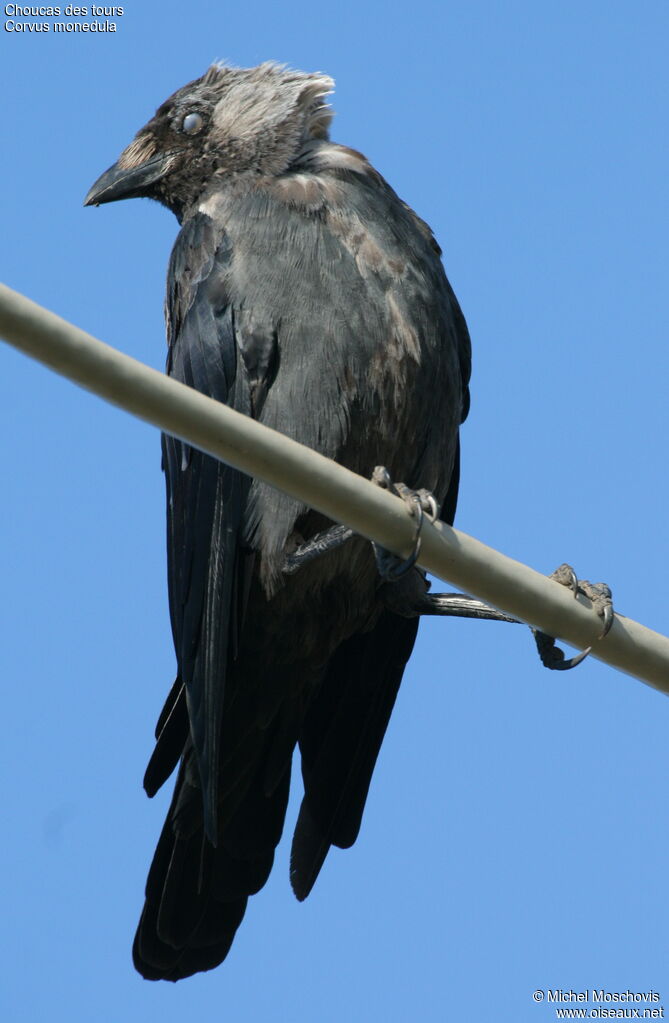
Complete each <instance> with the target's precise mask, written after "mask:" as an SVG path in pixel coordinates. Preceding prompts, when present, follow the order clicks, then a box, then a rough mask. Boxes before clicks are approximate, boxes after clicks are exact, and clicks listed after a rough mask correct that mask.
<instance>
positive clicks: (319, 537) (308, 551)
mask: <svg viewBox="0 0 669 1023" xmlns="http://www.w3.org/2000/svg"><path fill="white" fill-rule="evenodd" d="M353 535H354V534H353V530H352V529H349V528H348V526H331V527H330V529H324V530H323V531H322V532H321V533H316V534H315V536H312V538H311V540H305V542H304V543H301V544H299V546H297V547H296V548H295V550H293V551H291V552H290V554H286V556H285V557H284V560H283V565H282V568H281V571H282V572H283V574H284V575H294V574H295V572H298V571H299V570H300V569H301V568H303V567H304V565H307V564H308V563H309V562H310V561H313V560H314V559H315V558H320V557H321V555H322V554H327V552H328V551H333V550H336V549H337V548H338V547H341V546H342V545H343V544H345V543H346V542H347V541H348V540H350V539H351V537H352V536H353Z"/></svg>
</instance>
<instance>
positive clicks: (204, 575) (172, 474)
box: [147, 214, 248, 844]
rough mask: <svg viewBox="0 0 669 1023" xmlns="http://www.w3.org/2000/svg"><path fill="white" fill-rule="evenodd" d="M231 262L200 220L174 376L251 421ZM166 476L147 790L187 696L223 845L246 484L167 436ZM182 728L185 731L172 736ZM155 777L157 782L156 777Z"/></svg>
mask: <svg viewBox="0 0 669 1023" xmlns="http://www.w3.org/2000/svg"><path fill="white" fill-rule="evenodd" d="M229 259H230V249H229V245H228V244H227V239H226V238H225V235H224V234H223V233H222V231H221V230H220V229H216V228H215V226H214V224H213V222H212V221H211V220H210V219H209V218H208V217H206V216H204V215H202V214H198V215H197V216H196V217H194V218H193V219H192V220H190V221H189V222H188V223H187V225H186V226H185V228H184V230H183V231H182V233H181V235H180V236H179V239H178V241H177V244H176V246H175V249H174V251H173V253H172V259H171V262H170V268H169V272H168V290H167V300H166V317H167V325H168V343H169V355H168V362H167V373H168V375H169V376H172V377H174V378H175V379H176V380H180V381H181V382H182V383H185V384H188V386H190V387H194V388H195V389H196V390H198V391H201V392H202V393H204V394H207V395H209V396H210V397H212V398H215V399H216V400H217V401H221V402H225V403H226V404H229V405H232V406H233V407H236V408H238V409H239V410H240V411H244V412H247V411H248V389H247V388H246V387H245V386H244V381H243V375H242V374H239V375H238V374H237V359H236V345H235V332H234V313H233V310H232V307H231V305H230V303H229V301H228V298H227V289H226V281H227V272H228V264H229ZM163 467H164V470H165V478H166V486H167V556H168V583H169V599H170V615H171V621H172V632H173V636H174V645H175V650H176V655H177V665H178V679H177V685H176V687H175V689H173V693H172V694H171V700H170V701H168V705H169V707H170V709H171V713H169V714H167V715H164V718H165V720H164V722H163V727H162V728H161V730H160V733H159V735H158V745H157V747H156V752H155V753H154V756H153V758H152V761H151V764H150V765H149V769H148V771H147V781H148V782H149V784H147V789H151V788H152V789H153V790H154V791H155V788H156V787H158V785H159V784H160V783H161V782H162V780H164V778H165V777H166V773H169V772H170V771H171V769H172V768H173V767H174V765H175V763H176V761H177V760H178V758H179V756H180V755H181V753H182V752H183V749H184V739H185V738H187V736H184V735H183V730H182V729H183V723H184V721H185V715H184V713H183V700H184V695H183V694H184V692H185V702H186V705H187V709H188V722H189V725H190V737H191V741H192V744H193V747H194V751H195V757H196V762H197V767H198V773H199V778H200V783H201V786H202V796H203V808H204V823H205V830H206V832H207V835H208V837H209V839H210V840H211V841H212V843H213V844H216V801H217V791H216V782H217V774H218V761H219V736H220V730H221V715H222V709H223V699H224V690H225V676H226V667H227V664H228V659H229V656H230V650H231V644H233V643H234V641H235V637H234V634H233V633H234V629H233V626H234V623H235V620H236V614H235V611H236V608H235V605H236V602H237V598H238V592H236V591H238V590H239V587H238V585H236V580H237V579H238V578H239V565H238V560H239V551H238V538H239V531H240V524H241V520H242V515H243V509H244V502H245V494H246V490H247V486H248V481H247V480H246V478H245V477H243V476H242V475H241V474H240V473H239V472H237V471H236V470H235V469H232V468H230V467H229V466H227V465H224V464H223V463H221V462H218V461H216V460H215V459H213V458H211V457H209V456H208V455H204V454H202V453H201V452H200V451H197V450H195V449H193V448H191V447H190V446H189V445H187V444H184V443H182V442H181V441H179V440H176V439H175V438H173V437H169V436H166V435H164V436H163ZM179 681H180V682H181V686H180V685H179ZM175 721H177V722H181V725H182V727H174V723H175ZM160 724H161V722H159V725H160ZM157 765H161V767H160V770H158V768H157ZM152 771H153V774H154V775H155V774H156V772H157V774H158V777H152Z"/></svg>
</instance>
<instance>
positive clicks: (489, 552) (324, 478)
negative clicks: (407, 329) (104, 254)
mask: <svg viewBox="0 0 669 1023" xmlns="http://www.w3.org/2000/svg"><path fill="white" fill-rule="evenodd" d="M0 336H1V337H2V338H4V340H6V341H8V342H9V343H10V344H12V345H13V346H14V347H16V348H19V349H20V350H21V351H23V352H25V353H26V354H27V355H30V356H32V357H33V358H34V359H37V360H38V361H39V362H42V363H44V364H45V365H46V366H49V367H50V368H51V369H53V370H55V371H56V372H57V373H60V374H61V375H62V376H66V377H68V378H69V379H70V380H72V381H74V382H75V383H77V384H79V385H80V386H81V387H84V388H86V389H87V390H89V391H92V392H93V393H95V394H97V395H99V397H101V398H104V399H105V400H106V401H109V402H111V403H112V404H114V405H117V406H118V407H119V408H122V409H124V410H125V411H126V412H130V413H132V414H133V415H135V416H137V417H138V418H140V419H143V420H145V421H146V422H148V423H152V424H153V425H154V426H157V427H159V429H161V430H164V431H165V432H166V433H169V434H173V435H174V436H176V437H179V438H180V439H181V440H184V441H187V442H188V443H189V444H192V445H193V446H194V447H196V448H199V449H200V450H202V451H205V452H206V453H207V454H210V455H213V456H214V457H215V458H218V459H220V460H221V461H224V462H228V463H229V464H230V465H233V466H235V467H236V468H237V469H240V470H242V471H243V472H245V473H248V474H249V475H250V476H258V477H259V478H260V479H263V480H265V481H266V482H267V483H270V484H271V485H272V486H275V487H277V488H278V489H280V490H284V491H285V492H286V493H288V494H290V495H291V496H293V497H295V498H297V499H298V500H300V501H302V502H303V503H304V504H307V505H309V506H311V507H312V508H316V509H317V510H318V511H320V512H322V513H323V514H324V515H326V516H327V517H328V518H330V519H332V520H334V521H335V522H341V523H343V524H344V525H346V526H349V527H350V528H351V529H353V530H354V531H355V532H356V533H359V534H361V535H362V536H365V537H367V538H368V539H370V540H374V541H376V543H378V544H380V545H381V546H382V547H385V548H386V549H387V550H390V551H392V552H393V553H395V554H398V555H401V556H403V557H406V556H407V555H408V554H409V553H410V551H411V549H412V548H413V541H414V533H415V521H414V519H413V518H412V516H411V514H410V512H409V509H408V507H407V505H406V504H405V503H404V501H402V500H401V499H400V498H398V497H394V496H393V495H392V494H389V493H388V492H387V491H385V490H382V489H380V488H379V487H377V486H375V485H374V484H372V483H371V482H370V481H369V480H366V479H363V478H362V477H361V476H357V475H356V474H355V473H352V472H350V470H348V469H345V468H344V467H343V466H341V465H338V464H337V463H336V462H333V461H331V460H330V459H327V458H324V457H323V456H322V455H320V454H318V453H317V452H316V451H312V450H311V449H310V448H306V447H304V446H303V445H302V444H298V443H297V442H296V441H294V440H291V439H290V438H288V437H285V436H284V435H283V434H280V433H277V432H276V431H274V430H270V429H269V428H268V427H266V426H263V425H262V424H261V423H258V422H256V421H255V420H253V419H250V418H248V417H247V416H243V415H241V414H240V413H238V412H235V411H233V410H232V409H230V408H228V407H227V406H225V405H222V404H221V403H220V402H216V401H214V400H213V399H211V398H207V397H205V395H203V394H200V393H199V392H198V391H195V390H193V389H192V388H189V387H186V386H185V385H184V384H181V383H179V382H178V381H176V380H172V379H170V378H169V377H167V376H164V375H163V374H162V373H159V372H157V371H156V370H154V369H151V368H150V367H148V366H145V365H144V364H143V363H141V362H138V361H137V360H136V359H133V358H131V357H130V356H128V355H124V354H123V353H122V352H119V351H117V350H116V349H115V348H112V347H110V346H109V345H106V344H103V343H102V342H101V341H98V340H96V338H94V337H92V336H91V335H90V334H87V333H86V332H85V331H83V330H80V329H79V328H78V327H75V326H73V325H72V324H71V323H68V322H67V321H66V320H63V319H61V318H60V317H59V316H56V315H55V314H54V313H52V312H49V311H48V310H47V309H44V308H42V306H39V305H37V304H36V303H34V302H31V301H30V300H29V299H27V298H25V297H24V296H23V295H20V294H19V293H18V292H16V291H12V290H11V289H10V288H7V287H6V286H5V285H2V284H0ZM421 536H422V546H421V552H420V557H419V559H418V564H419V565H420V566H421V567H422V568H424V569H426V570H427V571H428V572H431V573H432V574H433V575H435V576H439V578H441V579H444V580H447V581H448V582H450V583H452V584H453V585H455V586H456V587H458V588H459V589H462V590H464V591H466V592H467V593H471V594H473V595H474V596H476V597H479V598H480V599H481V600H484V601H487V602H488V603H490V604H492V605H494V606H495V607H497V608H500V609H501V610H503V611H505V612H507V613H508V614H510V615H513V616H514V617H515V618H520V619H522V621H525V622H527V623H528V625H533V626H535V627H536V628H539V629H541V630H542V631H543V632H545V633H547V634H548V635H551V636H555V637H557V638H558V639H561V640H565V641H566V642H568V643H570V644H572V645H573V646H576V647H580V648H584V647H586V646H590V645H591V644H592V647H593V649H592V655H593V656H595V657H597V658H599V659H600V660H602V661H604V662H606V663H607V664H610V665H611V666H612V667H614V668H618V669H619V670H620V671H624V672H626V673H627V674H630V675H634V676H635V677H636V678H638V679H640V680H641V681H642V682H646V683H647V684H648V685H651V686H654V687H655V688H657V689H660V690H662V691H663V692H666V693H669V638H667V637H666V636H662V635H660V634H659V633H656V632H653V631H651V630H650V629H647V628H645V627H644V626H643V625H640V624H639V623H638V622H635V621H632V619H630V618H624V617H622V616H621V615H616V617H615V621H614V623H613V627H612V628H611V630H610V632H609V633H608V635H607V636H606V637H605V638H604V639H602V640H599V639H597V637H598V636H599V634H600V632H601V620H600V619H599V617H598V616H597V615H596V613H595V612H594V611H593V610H592V607H591V605H590V601H589V600H588V599H587V598H585V597H581V596H579V598H578V599H574V597H573V595H572V594H571V593H570V592H569V591H568V590H567V589H565V587H563V586H560V585H559V584H558V583H556V582H554V581H553V580H551V579H548V578H547V577H546V576H543V575H541V574H540V573H538V572H535V571H534V570H533V569H531V568H528V567H527V566H526V565H523V564H521V563H520V562H518V561H514V560H513V559H511V558H508V557H506V556H505V555H504V554H501V553H499V551H496V550H493V548H491V547H487V546H486V545H485V544H483V543H481V542H480V541H478V540H476V539H474V538H473V537H471V536H467V534H466V533H462V532H460V530H457V529H453V528H451V527H450V526H447V525H445V524H444V523H441V522H437V523H435V524H432V523H430V522H429V521H425V523H424V525H423V529H422V533H421Z"/></svg>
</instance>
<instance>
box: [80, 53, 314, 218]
mask: <svg viewBox="0 0 669 1023" xmlns="http://www.w3.org/2000/svg"><path fill="white" fill-rule="evenodd" d="M333 86H334V83H333V81H332V79H331V78H328V77H327V75H322V74H318V73H314V74H305V73H302V72H299V71H291V70H288V69H286V68H284V67H282V66H280V65H277V64H272V63H266V64H260V65H259V66H258V67H254V68H233V67H228V66H226V65H223V64H213V65H212V66H211V67H210V68H209V69H208V71H207V72H206V73H205V74H204V75H203V76H202V78H198V79H196V80H195V81H193V82H189V83H188V85H184V86H183V88H181V89H178V90H177V91H176V92H175V93H174V94H173V95H172V96H170V98H169V99H167V100H166V101H165V102H164V103H163V104H162V106H160V107H159V108H158V110H157V111H156V113H155V115H154V117H152V118H151V120H150V121H149V122H148V124H146V125H145V126H144V127H143V128H141V129H140V131H138V132H137V135H136V136H135V138H134V139H133V140H132V142H131V143H130V145H129V146H127V147H126V148H125V149H124V150H123V152H122V153H121V155H120V157H119V158H118V160H117V161H116V163H115V164H114V165H113V166H112V167H110V168H109V170H107V171H105V173H104V174H102V175H101V176H100V177H99V178H98V180H97V181H96V182H95V184H94V185H93V187H92V188H91V189H90V191H89V192H88V195H87V196H86V198H85V200H84V205H85V206H99V205H101V204H102V203H107V202H115V201H116V200H117V199H130V198H134V197H146V198H149V199H156V200H157V201H158V202H161V203H163V205H165V206H167V207H168V208H169V209H171V210H172V211H173V212H174V213H175V214H176V216H177V217H178V218H179V220H181V219H183V217H184V214H185V213H186V212H187V211H188V210H189V208H192V207H193V206H194V205H195V204H196V203H198V202H199V201H200V200H201V199H203V198H204V197H205V196H206V195H207V194H209V193H211V192H212V191H214V190H216V189H218V188H221V187H224V185H225V183H226V182H229V181H231V180H239V179H240V176H241V175H245V176H261V177H262V176H265V177H267V176H272V177H276V176H280V175H281V174H283V173H285V172H286V171H288V170H289V169H290V167H291V165H292V164H293V163H294V162H295V161H296V160H297V159H298V157H299V155H300V152H301V151H302V149H303V148H304V146H305V144H307V143H308V142H309V141H310V140H312V139H319V138H320V139H326V138H327V137H328V126H329V123H330V120H331V118H332V112H331V110H330V108H329V107H328V106H327V104H326V102H325V97H326V96H327V95H328V93H330V92H331V91H332V88H333Z"/></svg>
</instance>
